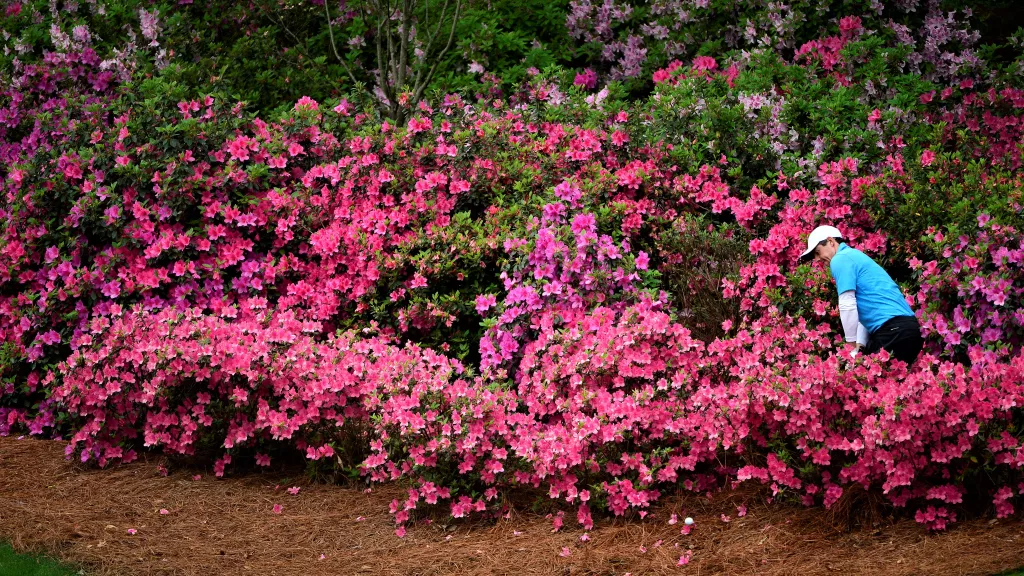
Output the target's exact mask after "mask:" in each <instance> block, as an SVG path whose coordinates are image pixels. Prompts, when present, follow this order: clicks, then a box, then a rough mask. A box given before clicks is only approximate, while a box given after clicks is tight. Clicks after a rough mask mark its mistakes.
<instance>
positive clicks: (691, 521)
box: [683, 516, 693, 526]
mask: <svg viewBox="0 0 1024 576" xmlns="http://www.w3.org/2000/svg"><path fill="white" fill-rule="evenodd" d="M683 524H686V525H687V526H693V518H690V517H689V516H687V517H686V520H683Z"/></svg>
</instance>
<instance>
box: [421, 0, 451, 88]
mask: <svg viewBox="0 0 1024 576" xmlns="http://www.w3.org/2000/svg"><path fill="white" fill-rule="evenodd" d="M456 1H457V2H458V1H459V0H456ZM448 3H449V0H444V6H442V7H441V16H440V18H438V20H437V26H436V27H435V28H434V32H433V33H432V34H431V35H430V38H428V39H427V47H426V49H425V50H424V51H423V59H424V62H425V61H426V59H427V58H428V57H430V49H431V48H433V47H434V41H435V40H437V36H438V34H439V33H440V32H441V24H442V23H443V22H444V15H445V12H447V11H448ZM458 18H459V12H458V5H456V8H455V20H458ZM422 76H423V66H419V67H418V68H417V69H416V80H415V81H413V87H416V86H419V85H420V78H421V77H422Z"/></svg>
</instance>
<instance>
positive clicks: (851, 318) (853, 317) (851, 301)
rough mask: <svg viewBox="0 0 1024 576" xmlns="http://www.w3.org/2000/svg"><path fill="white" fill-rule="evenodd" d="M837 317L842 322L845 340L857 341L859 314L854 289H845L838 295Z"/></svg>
mask: <svg viewBox="0 0 1024 576" xmlns="http://www.w3.org/2000/svg"><path fill="white" fill-rule="evenodd" d="M839 319H840V320H842V322H843V332H845V333H846V341H847V342H858V338H857V332H858V330H857V327H858V325H860V316H859V315H858V314H857V293H856V291H855V290H847V291H846V292H843V293H842V294H840V295H839ZM865 332H866V330H865ZM858 343H859V342H858Z"/></svg>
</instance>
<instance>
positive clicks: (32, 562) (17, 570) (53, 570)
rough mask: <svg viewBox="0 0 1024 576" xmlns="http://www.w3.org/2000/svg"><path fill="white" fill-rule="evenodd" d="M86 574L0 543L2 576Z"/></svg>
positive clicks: (5, 543) (0, 571)
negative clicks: (21, 552)
mask: <svg viewBox="0 0 1024 576" xmlns="http://www.w3.org/2000/svg"><path fill="white" fill-rule="evenodd" d="M81 574H85V572H84V571H82V570H79V569H78V568H75V567H73V566H69V565H67V564H61V563H60V562H57V561H56V560H53V559H51V558H47V557H45V556H39V555H37V554H20V553H18V552H15V551H14V548H12V547H11V545H10V544H8V543H7V542H0V576H79V575H81Z"/></svg>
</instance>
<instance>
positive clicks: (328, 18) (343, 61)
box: [324, 0, 359, 86]
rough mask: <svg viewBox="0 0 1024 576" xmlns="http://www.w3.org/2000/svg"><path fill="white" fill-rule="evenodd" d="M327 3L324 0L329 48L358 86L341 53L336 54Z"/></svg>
mask: <svg viewBox="0 0 1024 576" xmlns="http://www.w3.org/2000/svg"><path fill="white" fill-rule="evenodd" d="M328 4H329V1H328V0H325V1H324V12H325V13H326V14H327V31H328V33H330V35H331V50H333V51H334V57H335V58H337V59H338V62H339V63H341V66H342V67H343V68H345V72H348V77H349V78H351V79H352V84H353V85H355V86H359V81H358V80H356V77H355V75H354V74H352V70H351V69H350V68H349V67H348V63H346V62H345V60H344V59H343V58H342V57H341V54H338V47H337V46H336V45H335V44H334V25H333V24H332V23H331V9H330V8H329V7H328Z"/></svg>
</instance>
